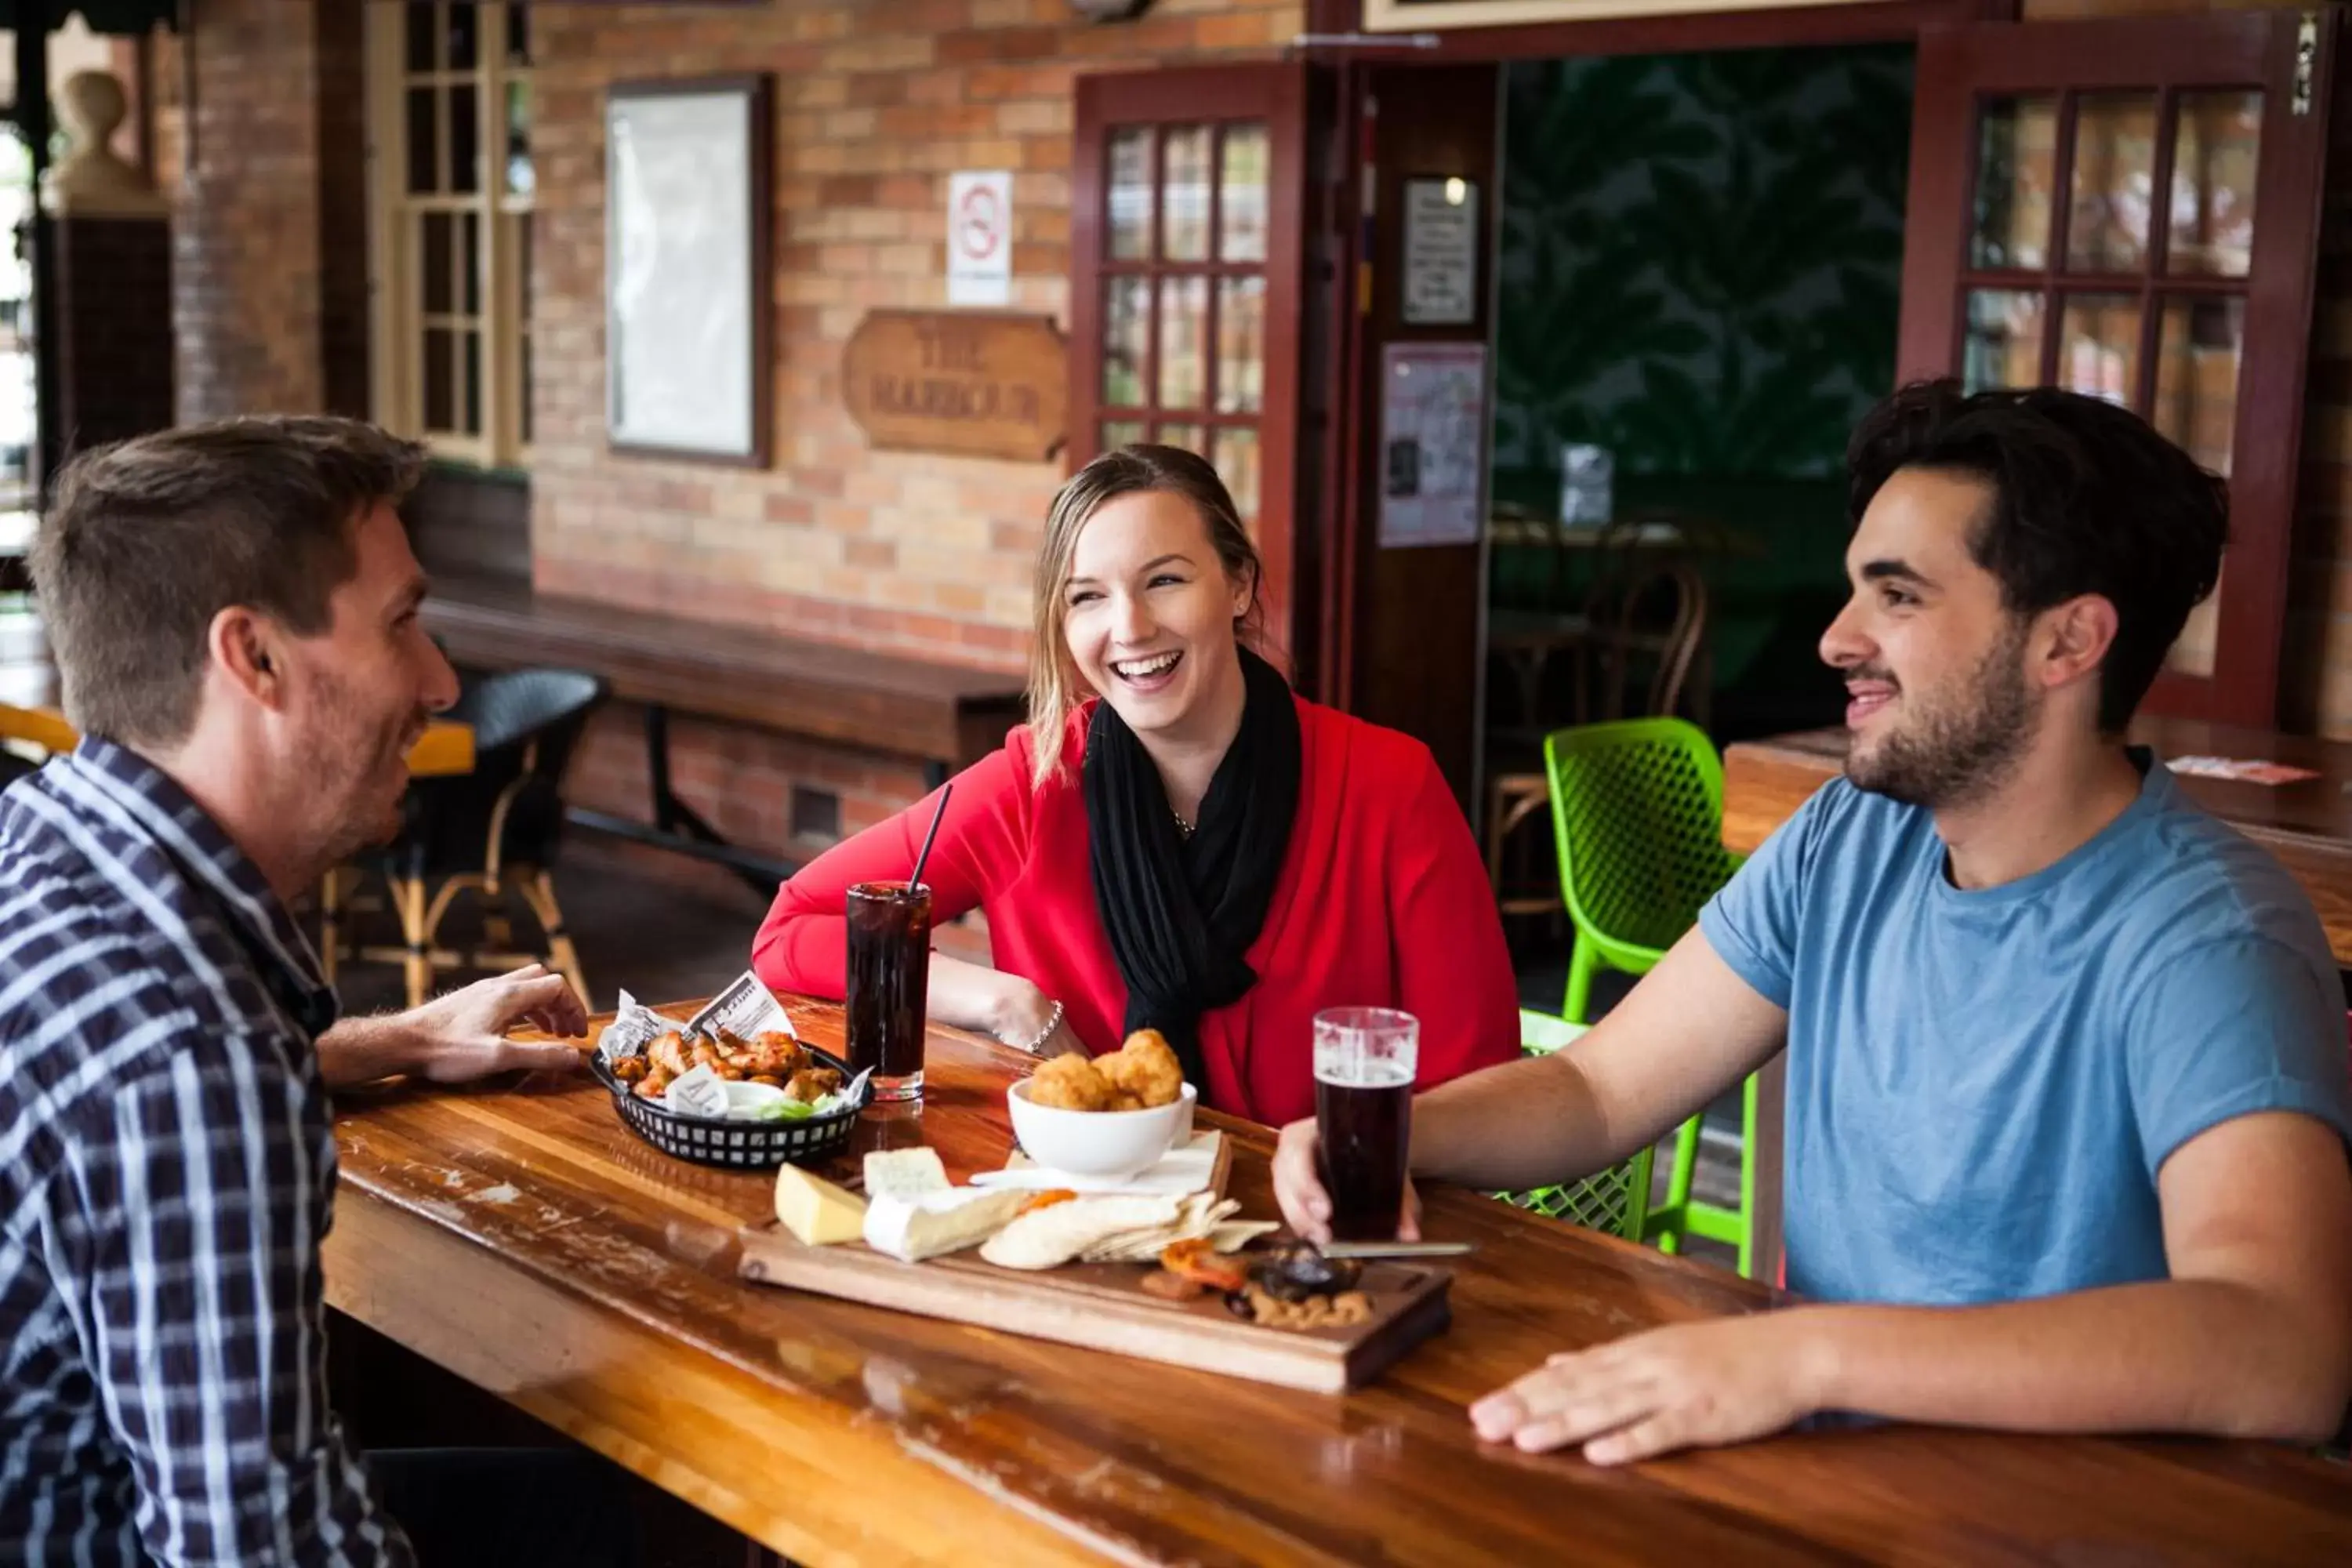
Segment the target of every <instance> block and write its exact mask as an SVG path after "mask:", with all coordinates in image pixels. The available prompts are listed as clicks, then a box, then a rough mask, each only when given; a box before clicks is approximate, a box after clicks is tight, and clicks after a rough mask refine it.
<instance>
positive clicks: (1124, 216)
mask: <svg viewBox="0 0 2352 1568" xmlns="http://www.w3.org/2000/svg"><path fill="white" fill-rule="evenodd" d="M1110 256H1111V259H1112V260H1114V261H1148V260H1150V258H1151V132H1150V129H1149V128H1148V127H1137V128H1135V129H1133V130H1129V131H1116V132H1112V133H1111V138H1110Z"/></svg>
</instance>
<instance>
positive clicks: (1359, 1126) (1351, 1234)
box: [1315, 1007, 1421, 1241]
mask: <svg viewBox="0 0 2352 1568" xmlns="http://www.w3.org/2000/svg"><path fill="white" fill-rule="evenodd" d="M1420 1054H1421V1020H1419V1019H1418V1018H1415V1017H1414V1016H1412V1014H1410V1013H1399V1012H1396V1011H1394V1010H1392V1009H1390V1008H1386V1007H1334V1008H1330V1009H1328V1010H1326V1011H1324V1012H1321V1013H1318V1014H1317V1015H1316V1016H1315V1122H1316V1128H1317V1131H1318V1132H1319V1133H1320V1134H1321V1139H1322V1145H1323V1151H1322V1162H1323V1190H1324V1191H1325V1192H1327V1193H1328V1194H1331V1235H1332V1237H1333V1238H1334V1239H1335V1240H1339V1241H1386V1240H1389V1239H1391V1237H1394V1236H1395V1235H1396V1233H1397V1226H1398V1225H1399V1223H1400V1222H1401V1221H1402V1218H1403V1214H1404V1178H1405V1157H1406V1154H1407V1152H1408V1151H1409V1149H1410V1147H1411V1145H1412V1079H1413V1072H1414V1069H1415V1068H1416V1066H1417V1065H1418V1058H1419V1057H1420Z"/></svg>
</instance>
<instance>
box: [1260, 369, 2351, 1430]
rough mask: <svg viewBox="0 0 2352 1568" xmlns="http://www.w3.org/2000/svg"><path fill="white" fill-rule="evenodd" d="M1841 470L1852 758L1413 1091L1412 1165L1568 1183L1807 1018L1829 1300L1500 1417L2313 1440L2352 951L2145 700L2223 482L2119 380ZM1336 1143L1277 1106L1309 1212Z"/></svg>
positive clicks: (2031, 399) (1905, 431) (1875, 417)
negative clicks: (1631, 943) (1618, 998)
mask: <svg viewBox="0 0 2352 1568" xmlns="http://www.w3.org/2000/svg"><path fill="white" fill-rule="evenodd" d="M1848 468H1849V471H1850V474H1851V480H1852V483H1851V494H1852V507H1853V516H1854V518H1855V520H1856V521H1855V528H1854V533H1853V542H1852V543H1851V545H1850V546H1849V547H1848V550H1847V552H1846V570H1847V575H1848V576H1849V578H1850V579H1851V581H1852V584H1853V597H1852V599H1851V600H1850V601H1849V602H1848V604H1847V605H1846V606H1845V608H1844V610H1843V612H1842V613H1841V614H1840V615H1839V616H1838V617H1837V620H1836V621H1835V622H1834V623H1833V624H1832V626H1831V627H1830V629H1829V631H1828V633H1827V634H1826V635H1825V636H1824V637H1822V658H1824V659H1825V660H1827V661H1828V662H1829V663H1830V664H1832V665H1833V666H1835V667H1836V668H1838V669H1840V670H1841V671H1843V674H1844V677H1845V682H1846V687H1847V690H1848V692H1849V695H1850V697H1851V701H1850V703H1849V705H1848V707H1847V710H1846V722H1847V725H1848V727H1849V729H1850V730H1851V731H1852V732H1853V745H1852V750H1851V752H1850V754H1849V757H1848V760H1847V763H1846V776H1845V778H1844V779H1843V780H1840V781H1837V782H1834V783H1832V784H1829V785H1828V786H1827V787H1825V788H1823V789H1822V791H1821V792H1820V793H1819V794H1817V795H1814V797H1813V798H1812V799H1811V801H1810V802H1808V803H1807V804H1806V805H1805V806H1804V807H1803V809H1801V811H1799V812H1798V813H1797V815H1796V816H1794V817H1793V818H1791V819H1790V821H1789V822H1788V823H1787V824H1786V825H1785V826H1783V827H1782V828H1781V829H1780V831H1779V832H1778V833H1776V834H1774V835H1773V837H1772V838H1771V839H1770V841H1769V842H1768V843H1767V844H1766V845H1765V846H1764V847H1763V848H1762V849H1761V850H1760V851H1759V852H1758V854H1757V855H1756V857H1755V858H1754V859H1752V860H1751V861H1749V862H1748V865H1747V866H1745V867H1744V868H1741V870H1740V871H1739V873H1738V875H1737V876H1736V877H1734V878H1733V879H1732V880H1731V882H1730V884H1729V885H1728V886H1727V887H1726V888H1725V889H1723V890H1722V892H1721V893H1720V894H1718V895H1717V898H1716V899H1715V900H1714V901H1713V902H1711V903H1710V904H1708V905H1707V907H1706V910H1704V912H1703V913H1702V914H1701V916H1700V919H1699V922H1698V929H1697V930H1696V931H1692V932H1690V933H1689V934H1687V935H1685V937H1684V938H1683V940H1682V941H1681V942H1678V943H1677V944H1675V948H1674V949H1673V951H1672V952H1669V953H1668V954H1667V955H1666V957H1665V958H1664V961H1663V962H1661V963H1659V965H1658V966H1657V968H1656V969H1655V970H1654V972H1653V973H1651V974H1649V975H1648V976H1647V977H1645V978H1644V979H1643V981H1642V983H1641V984H1639V985H1637V986H1635V987H1634V989H1633V993H1632V994H1631V995H1630V996H1628V997H1627V998H1626V1000H1625V1001H1624V1002H1623V1003H1622V1004H1621V1005H1619V1006H1618V1007H1617V1008H1616V1009H1614V1010H1613V1011H1612V1012H1611V1013H1610V1015H1609V1016H1608V1017H1607V1018H1606V1019H1605V1020H1603V1021H1602V1022H1601V1024H1600V1025H1599V1026H1596V1027H1594V1028H1593V1029H1592V1030H1591V1033H1590V1034H1588V1035H1586V1036H1585V1037H1583V1038H1582V1039H1581V1040H1580V1041H1579V1042H1578V1044H1577V1045H1576V1046H1575V1047H1573V1048H1572V1049H1570V1050H1569V1051H1566V1052H1562V1053H1560V1054H1559V1055H1558V1056H1554V1057H1550V1058H1539V1059H1533V1060H1528V1061H1523V1062H1517V1063H1514V1064H1512V1065H1510V1066H1507V1067H1502V1068H1494V1069H1491V1070H1489V1071H1487V1072H1484V1073H1479V1074H1475V1075H1473V1076H1472V1077H1469V1078H1465V1079H1457V1080H1455V1081H1454V1082H1453V1083H1451V1084H1447V1085H1445V1086H1444V1087H1442V1088H1439V1089H1433V1090H1432V1091H1430V1092H1429V1093H1427V1094H1425V1095H1423V1096H1421V1097H1420V1098H1419V1099H1417V1100H1415V1102H1414V1107H1413V1138H1412V1165H1413V1169H1414V1170H1415V1172H1417V1173H1421V1174H1423V1175H1428V1176H1433V1177H1441V1178H1444V1179H1445V1180H1449V1181H1454V1182H1459V1183H1462V1184H1466V1185H1470V1186H1474V1187H1478V1188H1483V1189H1488V1190H1492V1189H1496V1188H1514V1189H1516V1188H1524V1187H1531V1186H1537V1185H1540V1184H1547V1183H1550V1182H1555V1181H1559V1180H1562V1179H1564V1178H1568V1177H1570V1176H1574V1175H1576V1174H1579V1173H1584V1172H1589V1171H1591V1170H1594V1169H1597V1168H1599V1167H1601V1166H1603V1165H1606V1164H1609V1163H1612V1162H1614V1161H1617V1160H1621V1159H1623V1158H1624V1157H1626V1156H1627V1155H1629V1154H1631V1153H1633V1152H1634V1151H1636V1150H1639V1149H1641V1148H1643V1147H1645V1146H1647V1145H1648V1144H1650V1143H1652V1142H1655V1141H1656V1140H1657V1139H1658V1138H1660V1137H1662V1136H1663V1135H1664V1133H1665V1132H1666V1131H1668V1130H1669V1129H1671V1128H1673V1127H1674V1126H1675V1125H1676V1124H1677V1123H1679V1122H1681V1121H1683V1120H1684V1119H1685V1118H1686V1117H1688V1116H1690V1115H1691V1114H1693V1113H1694V1112H1696V1110H1699V1109H1700V1108H1701V1107H1702V1106H1705V1105H1706V1103H1708V1102H1709V1101H1710V1100H1714V1099H1715V1098H1716V1097H1717V1095H1718V1094H1720V1093H1722V1092H1724V1091H1725V1090H1726V1089H1729V1088H1730V1087H1731V1086H1733V1085H1735V1084H1738V1082H1739V1081H1740V1080H1741V1079H1744V1078H1745V1077H1747V1075H1748V1074H1749V1073H1750V1072H1753V1071H1754V1070H1756V1069H1757V1068H1760V1067H1762V1066H1763V1065H1764V1064H1765V1063H1766V1062H1767V1061H1768V1060H1769V1059H1770V1058H1771V1057H1772V1055H1773V1053H1775V1052H1776V1051H1778V1050H1780V1048H1781V1047H1782V1045H1783V1043H1784V1041H1785V1043H1786V1046H1787V1048H1788V1086H1789V1093H1788V1105H1789V1110H1788V1156H1787V1205H1786V1229H1787V1239H1788V1268H1789V1283H1790V1287H1791V1288H1792V1289H1795V1290H1797V1291H1798V1292H1800V1293H1801V1294H1802V1295H1803V1296H1805V1297H1807V1298H1809V1299H1810V1300H1809V1301H1808V1304H1805V1305H1801V1306H1797V1307H1793V1308H1790V1309H1789V1310H1784V1311H1777V1312H1771V1313H1765V1314H1759V1315H1755V1316H1749V1317H1743V1318H1733V1319H1727V1320H1722V1321H1710V1322H1704V1323H1693V1324H1684V1325H1677V1326H1674V1327H1670V1328H1664V1329H1658V1330H1653V1331H1649V1332H1646V1333H1643V1334H1638V1335H1635V1336H1633V1337H1631V1338H1629V1339H1626V1340H1622V1341H1620V1342H1616V1343H1613V1344H1608V1345H1604V1346H1601V1347H1598V1348H1595V1349H1591V1350H1588V1351H1584V1352H1580V1353H1576V1354H1572V1355H1564V1356H1560V1357H1558V1358H1555V1359H1554V1360H1553V1361H1552V1362H1551V1363H1548V1364H1547V1365H1545V1366H1543V1367H1540V1368H1538V1369H1536V1370H1535V1371H1532V1372H1530V1373H1528V1374H1527V1375H1525V1376H1523V1377H1521V1378H1520V1379H1519V1380H1518V1381H1517V1382H1516V1383H1514V1384H1510V1385H1509V1386H1508V1387H1507V1388H1504V1389H1500V1390H1497V1391H1496V1392H1495V1393H1494V1394H1489V1395H1488V1396H1487V1397H1486V1398H1485V1399H1483V1400H1481V1401H1480V1402H1479V1403H1478V1404H1477V1405H1475V1406H1474V1407H1473V1409H1472V1412H1471V1415H1472V1419H1473V1421H1474V1422H1475V1425H1476V1426H1477V1429H1478V1431H1479V1432H1480V1434H1481V1435H1482V1436H1486V1437H1487V1438H1489V1439H1492V1440H1497V1441H1501V1440H1509V1441H1511V1442H1514V1443H1516V1444H1517V1446H1518V1447H1521V1448H1524V1449H1530V1450H1535V1449H1548V1448H1554V1447H1561V1446H1564V1445H1567V1444H1579V1445H1581V1446H1582V1447H1583V1451H1584V1453H1585V1455H1586V1456H1587V1457H1588V1458H1591V1459H1593V1460H1595V1461H1598V1462H1603V1463H1611V1462H1622V1461H1624V1460H1628V1459H1636V1458H1644V1457H1647V1456H1649V1455H1653V1454H1656V1453H1661V1452H1664V1451H1665V1450H1667V1449H1671V1448H1676V1447H1686V1446H1690V1445H1695V1444H1711V1443H1727V1442H1735V1441H1738V1440H1740V1439H1743V1438H1748V1437H1753V1436H1761V1435H1763V1434H1765V1433H1769V1432H1772V1431H1776V1430H1779V1429H1780V1428H1781V1427H1784V1426H1788V1425H1790V1423H1792V1422H1795V1421H1798V1420H1800V1419H1801V1418H1803V1417H1804V1416H1806V1415H1811V1414H1812V1413H1814V1412H1816V1411H1822V1410H1840V1411H1852V1412H1862V1413H1865V1414H1869V1415H1883V1416H1889V1417H1895V1418H1901V1419H1909V1420H1917V1421H1928V1422H1939V1423H1948V1424H1965V1425H1975V1426H2000V1427H2008V1428H2012V1429H2018V1430H2033V1431H2159V1430H2160V1431H2177V1432H2208V1433H2218V1434H2228V1435H2232V1436H2269V1437H2277V1438H2284V1439H2297V1440H2315V1439H2319V1438H2323V1437H2325V1436H2327V1435H2328V1434H2329V1433H2330V1432H2331V1431H2333V1430H2334V1429H2335V1428H2336V1426H2337V1423H2338V1422H2339V1421H2341V1420H2342V1419H2343V1417H2344V1415H2345V1412H2346V1405H2347V1400H2348V1399H2352V1167H2347V1160H2346V1141H2347V1139H2352V1083H2347V1056H2346V1035H2345V1004H2344V992H2343V988H2342V985H2341V983H2340V980H2339V978H2338V975H2337V973H2336V965H2335V963H2334V961H2333V959H2332V958H2331V957H2330V955H2329V952H2328V947H2327V942H2326V938H2325V936H2324V935H2323V933H2322V932H2321V931H2320V927H2319V922H2318V921H2317V919H2316V917H2315V915H2314V914H2313V912H2312V909H2311V906H2310V904H2309V902H2308V901H2307V900H2305V897H2304V895H2303V893H2302V891H2301V889H2299V888H2298V887H2297V886H2296V884H2295V883H2294V880H2293V879H2291V878H2290V877H2288V875H2287V874H2286V873H2285V871H2284V870H2283V869H2282V868H2280V867H2279V865H2278V863H2277V862H2276V861H2274V860H2273V859H2272V858H2271V857H2270V856H2269V855H2268V854H2266V853H2265V852H2264V851H2263V850H2262V849H2260V848H2258V847H2255V846H2254V845H2252V843H2250V842H2248V841H2247V840H2246V839H2244V838H2242V837H2240V836H2239V835H2238V834H2236V833H2235V832H2233V831H2232V830H2231V829H2230V828H2229V827H2227V826H2223V825H2222V824H2221V823H2219V822H2217V821H2215V820H2214V819H2213V818H2212V817H2210V816H2207V815H2206V814H2205V813H2204V812H2203V811H2201V810H2200V809H2199V808H2198V807H2197V806H2196V805H2194V804H2192V803H2191V802H2190V801H2189V800H2188V799H2187V797H2185V796H2184V795H2182V794H2181V792H2180V790H2179V787H2178V786H2177V785H2176V784H2174V783H2173V781H2172V778H2171V775H2170V774H2169V773H2168V772H2167V771H2166V769H2165V768H2164V767H2163V766H2161V765H2159V764H2158V763H2156V762H2155V760H2154V759H2152V758H2151V757H2150V756H2149V755H2148V754H2147V752H2145V751H2141V750H2137V749H2134V748H2131V747H2127V746H2126V744H2125V743H2124V741H2123V739H2122V737H2123V735H2124V733H2125V731H2126V726H2127V725H2128V723H2129V721H2130V719H2131V715H2132V712H2133V710H2134V709H2135V708H2136V707H2137V705H2138V703H2139V700H2140V698H2141V696H2142V695H2143V694H2144V693H2145V692H2146V691H2147V688H2148V686H2149V684H2150V682H2151V681H2152V680H2153V679H2155V677H2156V674H2157V672H2158V669H2159V668H2161V666H2162V665H2163V663H2164V661H2165V658H2166V657H2167V654H2168V650H2169V649H2170V647H2171V646H2172V644H2173V642H2174V640H2175V639H2176V638H2177V637H2179V633H2180V629H2181V626H2182V625H2183V623H2184V621H2185V620H2186V618H2187V616H2188V615H2189V610H2190V609H2191V608H2192V607H2193V606H2194V605H2196V604H2197V603H2198V601H2200V599H2202V598H2203V597H2204V596H2205V595H2207V594H2208V593H2210V591H2211V589H2212V587H2213V584H2214V582H2215V580H2216V576H2217V574H2218V573H2219V571H2220V565H2221V544H2222V538H2223V533H2224V521H2225V516H2226V496H2225V491H2224V488H2223V485H2222V483H2221V480H2219V479H2215V478H2214V477H2212V476H2211V475H2210V474H2207V473H2205V472H2204V471H2202V470H2201V469H2200V468H2198V467H2197V466H2196V465H2195V464H2194V463H2193V462H2192V461H2191V460H2190V459H2189V458H2188V456H2187V455H2186V454H2184V453H2182V452H2181V451H2180V450H2179V448H2177V447H2174V446H2173V445H2171V444H2170V443H2169V442H2168V441H2166V440H2165V439H2163V438H2162V437H2159V436H2158V435H2157V434H2156V433H2155V432H2154V431H2153V430H2151V429H2150V428H2149V427H2148V426H2147V425H2146V424H2144V423H2142V422H2141V421H2140V420H2139V419H2137V417H2135V416H2132V415H2130V414H2128V413H2126V412H2124V411H2123V410H2120V409H2117V408H2115V407H2112V406H2110V405H2106V404H2105V403H2101V402H2098V401H2096V400H2095V399H2092V398H2087V397H2082V396H2078V395H2073V394H2068V393H2062V392H2055V391H2049V390H2040V391H2032V392H2002V393H1987V394H1982V395H1977V396H1973V397H1969V396H1963V395H1961V394H1960V393H1959V392H1958V390H1957V389H1955V388H1954V387H1952V386H1950V385H1949V384H1931V385H1922V386H1916V387H1912V388H1909V389H1906V391H1904V392H1902V393H1900V394H1897V395H1895V397H1894V398H1893V399H1891V400H1889V402H1887V403H1886V404H1885V405H1882V406H1881V407H1880V408H1879V409H1877V410H1875V411H1874V413H1873V414H1872V415H1871V416H1870V417H1869V419H1868V420H1866V421H1865V422H1864V425H1863V426H1862V427H1861V429H1860V430H1858V431H1857V432H1856V434H1855V437H1854V439H1853V445H1852V447H1851V448H1850V450H1849V453H1848ZM1315 1145H1316V1132H1315V1124H1314V1123H1313V1122H1312V1121H1306V1122H1299V1123H1296V1124H1294V1125H1292V1126H1290V1127H1288V1128H1286V1129H1284V1131H1283V1135H1282V1144H1281V1148H1280V1150H1279V1152H1277V1155H1276V1173H1275V1174H1276V1194H1277V1196H1278V1197H1279V1198H1280V1200H1281V1203H1282V1206H1283V1211H1284V1213H1285V1215H1286V1216H1287V1217H1288V1218H1289V1220H1290V1221H1291V1223H1292V1224H1293V1225H1294V1226H1297V1228H1299V1229H1300V1230H1301V1231H1303V1232H1305V1233H1307V1234H1309V1235H1314V1236H1320V1235H1324V1234H1328V1216H1329V1212H1330V1210H1329V1201H1328V1197H1327V1195H1326V1194H1324V1192H1323V1190H1322V1188H1321V1187H1320V1185H1319V1184H1318V1177H1317V1174H1316V1146H1315ZM1408 1227H1410V1219H1408Z"/></svg>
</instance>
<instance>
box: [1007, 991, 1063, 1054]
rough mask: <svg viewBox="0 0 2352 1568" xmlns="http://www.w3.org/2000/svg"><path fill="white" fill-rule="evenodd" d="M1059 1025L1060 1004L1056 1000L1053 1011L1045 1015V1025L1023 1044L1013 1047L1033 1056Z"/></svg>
mask: <svg viewBox="0 0 2352 1568" xmlns="http://www.w3.org/2000/svg"><path fill="white" fill-rule="evenodd" d="M1061 1026H1062V1005H1061V1004H1060V1003H1059V1002H1056V1003H1055V1004H1054V1010H1053V1012H1051V1013H1050V1014H1048V1015H1046V1017H1045V1027H1044V1028H1042V1029H1040V1030H1038V1031H1037V1036H1036V1038H1034V1039H1033V1040H1030V1041H1028V1042H1026V1043H1025V1044H1023V1045H1020V1046H1016V1047H1013V1048H1014V1049H1015V1050H1021V1051H1026V1052H1028V1053H1029V1054H1030V1055H1031V1056H1033V1057H1034V1056H1035V1055H1036V1054H1037V1053H1038V1052H1039V1051H1040V1050H1042V1049H1044V1048H1045V1042H1046V1041H1047V1040H1050V1039H1052V1038H1053V1037H1054V1031H1055V1030H1056V1029H1058V1028H1060V1027H1061Z"/></svg>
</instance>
